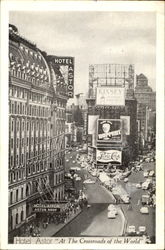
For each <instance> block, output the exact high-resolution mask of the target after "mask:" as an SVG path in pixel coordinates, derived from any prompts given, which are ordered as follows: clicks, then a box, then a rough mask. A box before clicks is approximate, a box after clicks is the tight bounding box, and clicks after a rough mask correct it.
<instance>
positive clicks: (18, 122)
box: [17, 121, 19, 132]
mask: <svg viewBox="0 0 165 250" xmlns="http://www.w3.org/2000/svg"><path fill="white" fill-rule="evenodd" d="M18 131H19V121H17V132H18Z"/></svg>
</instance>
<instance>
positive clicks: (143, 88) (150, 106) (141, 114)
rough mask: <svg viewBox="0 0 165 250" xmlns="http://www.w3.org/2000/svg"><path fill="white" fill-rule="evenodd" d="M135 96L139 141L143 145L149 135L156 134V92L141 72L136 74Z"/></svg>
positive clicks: (153, 135) (148, 138)
mask: <svg viewBox="0 0 165 250" xmlns="http://www.w3.org/2000/svg"><path fill="white" fill-rule="evenodd" d="M135 98H136V100H137V119H138V122H139V132H140V134H139V136H140V137H141V139H140V141H143V143H142V145H145V141H148V140H149V141H150V140H151V139H150V138H151V135H152V137H153V138H154V137H155V134H156V112H155V111H156V93H155V92H154V91H153V90H152V88H151V87H150V86H149V85H148V78H147V77H146V76H145V75H143V74H140V75H137V76H136V87H135ZM141 147H142V146H141Z"/></svg>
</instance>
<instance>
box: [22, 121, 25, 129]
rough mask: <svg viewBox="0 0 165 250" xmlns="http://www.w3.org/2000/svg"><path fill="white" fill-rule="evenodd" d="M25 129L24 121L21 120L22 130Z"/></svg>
mask: <svg viewBox="0 0 165 250" xmlns="http://www.w3.org/2000/svg"><path fill="white" fill-rule="evenodd" d="M24 129H25V122H24V121H23V122H22V130H24Z"/></svg>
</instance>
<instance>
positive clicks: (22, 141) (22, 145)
mask: <svg viewBox="0 0 165 250" xmlns="http://www.w3.org/2000/svg"><path fill="white" fill-rule="evenodd" d="M23 146H24V138H22V147H23Z"/></svg>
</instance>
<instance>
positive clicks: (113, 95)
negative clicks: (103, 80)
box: [96, 87, 125, 106]
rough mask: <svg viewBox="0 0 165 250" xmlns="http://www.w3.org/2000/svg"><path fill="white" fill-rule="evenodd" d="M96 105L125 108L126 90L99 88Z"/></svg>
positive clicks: (120, 88)
mask: <svg viewBox="0 0 165 250" xmlns="http://www.w3.org/2000/svg"><path fill="white" fill-rule="evenodd" d="M96 105H101V106H124V105H125V89H124V88H123V87H97V89H96Z"/></svg>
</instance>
